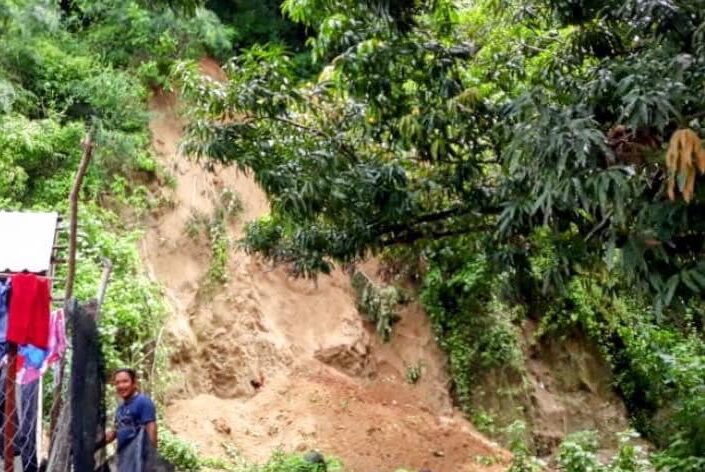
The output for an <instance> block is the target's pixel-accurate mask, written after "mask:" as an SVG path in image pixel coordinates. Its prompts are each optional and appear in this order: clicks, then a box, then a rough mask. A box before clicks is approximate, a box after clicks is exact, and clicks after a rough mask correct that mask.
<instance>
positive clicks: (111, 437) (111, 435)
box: [95, 430, 117, 451]
mask: <svg viewBox="0 0 705 472" xmlns="http://www.w3.org/2000/svg"><path fill="white" fill-rule="evenodd" d="M115 438H117V433H115V431H113V430H109V431H106V432H105V435H104V436H103V437H102V438H99V439H98V442H97V443H96V445H95V450H96V451H99V450H101V449H103V448H104V447H105V446H107V445H108V444H110V443H111V442H113V441H115Z"/></svg>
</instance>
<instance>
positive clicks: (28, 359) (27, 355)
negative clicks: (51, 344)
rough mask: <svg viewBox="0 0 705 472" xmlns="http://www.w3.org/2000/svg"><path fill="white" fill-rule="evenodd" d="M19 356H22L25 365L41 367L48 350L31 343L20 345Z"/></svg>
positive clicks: (34, 367) (35, 367)
mask: <svg viewBox="0 0 705 472" xmlns="http://www.w3.org/2000/svg"><path fill="white" fill-rule="evenodd" d="M17 352H19V354H20V356H22V357H24V362H25V367H32V368H33V369H37V370H39V369H41V368H42V365H43V364H44V359H46V358H47V355H49V351H47V350H45V349H39V348H38V347H34V346H32V345H31V344H27V345H26V346H20V348H19V349H18V351H17Z"/></svg>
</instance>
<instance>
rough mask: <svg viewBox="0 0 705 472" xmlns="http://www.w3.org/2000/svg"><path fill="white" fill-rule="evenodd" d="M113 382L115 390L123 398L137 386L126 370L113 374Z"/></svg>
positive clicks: (131, 393) (129, 395) (129, 394)
mask: <svg viewBox="0 0 705 472" xmlns="http://www.w3.org/2000/svg"><path fill="white" fill-rule="evenodd" d="M113 383H114V384H115V391H116V392H117V394H118V396H119V397H120V398H122V399H123V400H127V399H128V398H130V397H131V396H132V395H133V394H134V393H135V390H136V388H137V386H136V385H135V383H134V382H133V381H132V379H131V378H130V376H129V375H128V374H127V372H118V373H117V374H115V379H114V381H113Z"/></svg>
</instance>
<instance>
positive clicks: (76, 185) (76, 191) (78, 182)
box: [64, 133, 93, 304]
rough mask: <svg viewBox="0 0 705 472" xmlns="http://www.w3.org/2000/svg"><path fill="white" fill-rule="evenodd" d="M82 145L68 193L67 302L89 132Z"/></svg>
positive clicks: (88, 154)
mask: <svg viewBox="0 0 705 472" xmlns="http://www.w3.org/2000/svg"><path fill="white" fill-rule="evenodd" d="M81 145H82V146H83V157H82V158H81V163H80V164H79V165H78V171H77V172H76V178H75V179H74V181H73V187H72V188H71V194H70V195H69V211H70V214H69V255H68V268H67V271H66V293H65V295H64V303H65V304H68V303H69V300H71V296H72V295H73V282H74V279H75V278H76V239H77V236H76V235H77V232H78V199H79V197H80V193H81V187H82V186H83V178H84V177H85V176H86V172H88V165H89V164H90V163H91V159H92V158H93V138H92V137H91V134H90V133H88V134H87V135H86V137H85V139H84V140H83V143H81Z"/></svg>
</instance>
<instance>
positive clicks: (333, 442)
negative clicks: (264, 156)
mask: <svg viewBox="0 0 705 472" xmlns="http://www.w3.org/2000/svg"><path fill="white" fill-rule="evenodd" d="M202 66H203V68H204V72H205V73H207V74H209V75H211V76H212V77H215V78H218V79H220V77H219V75H220V71H219V69H218V67H217V65H215V64H214V63H211V62H207V61H205V62H204V63H203V64H202ZM177 103H178V102H177V100H176V98H175V97H174V96H173V95H169V94H157V95H155V96H154V97H153V99H152V102H151V111H152V116H153V117H152V121H151V130H152V135H153V143H154V147H155V149H156V151H157V153H158V154H159V155H160V156H161V160H162V164H163V165H164V166H166V167H168V168H169V169H170V171H171V172H172V173H173V175H174V176H175V180H176V182H175V183H176V185H175V187H174V189H173V190H165V191H168V192H173V194H172V195H171V196H170V198H171V199H172V201H173V203H174V205H173V207H171V208H168V209H164V210H162V211H161V212H160V213H159V214H157V215H154V217H153V221H152V222H151V225H150V228H149V230H148V231H147V234H146V235H145V238H144V241H143V251H142V253H143V257H144V259H145V261H146V263H147V265H148V267H149V268H150V270H151V272H152V275H153V277H154V278H155V279H157V280H158V281H159V282H161V283H162V285H163V286H164V287H165V290H166V292H167V294H168V297H169V299H170V301H171V304H172V309H173V310H172V311H173V315H172V317H171V320H170V321H169V324H168V326H167V330H168V339H169V342H170V348H171V362H172V368H173V369H172V370H173V372H174V374H175V375H174V377H175V379H174V382H173V388H172V391H171V392H170V393H169V402H168V408H167V410H166V424H167V426H168V427H169V428H170V429H172V430H173V431H174V432H176V433H177V434H178V435H179V436H181V437H183V438H185V439H187V440H189V441H191V442H193V443H195V444H196V445H198V446H199V449H200V450H201V451H202V452H203V453H205V454H209V455H219V454H221V453H222V445H223V444H229V445H232V446H234V447H235V448H236V449H237V450H239V451H240V452H241V453H242V454H243V455H244V456H245V457H247V458H249V459H252V460H264V459H266V458H267V457H268V456H269V455H270V454H271V452H272V451H273V450H274V449H276V448H278V447H281V448H283V449H284V450H290V451H304V450H309V449H318V450H321V451H324V452H326V453H330V454H333V455H335V456H337V457H339V458H341V459H342V460H343V461H344V463H345V465H346V467H347V468H348V470H350V471H352V472H370V471H380V472H381V471H393V470H396V469H397V468H399V467H407V468H410V469H412V470H417V469H419V468H422V467H428V468H430V469H431V470H433V471H434V472H463V471H499V470H504V469H505V468H506V463H507V460H508V454H507V453H506V452H505V451H502V450H501V449H499V448H498V447H497V446H495V445H494V444H492V443H491V442H489V441H488V440H486V439H485V438H483V437H482V436H481V435H479V434H478V433H477V432H475V430H474V429H473V428H472V426H471V425H470V424H469V423H468V422H467V421H466V420H464V419H463V418H462V417H461V415H460V414H458V413H457V412H456V411H454V409H453V408H452V405H451V402H450V399H449V397H448V392H447V388H446V386H447V381H448V379H447V377H446V374H445V368H444V361H443V356H442V355H441V354H440V352H439V351H438V349H437V347H436V345H435V342H434V341H433V338H432V335H431V332H430V329H429V326H428V323H427V321H426V318H425V316H424V315H423V313H422V312H421V311H420V310H419V309H418V307H414V306H410V307H408V308H407V309H406V311H405V312H404V313H403V319H402V321H401V322H400V324H399V325H398V326H397V330H396V331H395V336H394V339H393V341H392V342H391V343H389V344H385V345H382V344H380V343H379V341H378V340H377V339H376V336H375V335H374V333H373V332H372V331H371V330H370V329H369V327H367V326H365V324H364V323H363V321H362V318H361V317H360V315H359V314H358V313H357V311H356V309H355V303H354V300H353V296H352V292H351V289H350V285H349V280H348V278H347V277H346V276H345V275H344V274H342V273H339V272H337V273H335V274H333V275H332V276H330V277H327V276H325V277H321V278H320V279H319V281H318V282H317V284H313V283H312V282H310V281H303V280H292V279H291V278H289V277H288V276H287V275H286V273H285V272H284V271H283V270H282V269H280V268H271V267H268V266H266V265H265V264H263V263H261V262H260V261H258V260H257V259H256V258H255V257H252V256H250V255H247V254H245V253H244V252H242V251H236V250H233V251H232V254H231V257H230V261H229V266H228V271H229V272H228V273H229V281H228V282H227V283H226V284H225V285H224V286H222V287H220V288H218V289H217V290H216V291H214V292H212V293H209V294H205V295H204V293H203V292H202V291H200V290H199V289H200V288H201V281H202V280H203V278H204V276H205V274H206V272H207V270H208V267H209V263H210V259H209V252H208V247H207V245H206V243H205V242H204V241H200V242H199V241H198V240H193V239H192V238H189V236H188V235H187V234H186V231H185V228H186V226H187V224H188V222H189V219H190V218H191V216H192V215H193V214H194V212H200V213H205V214H210V213H211V212H212V211H213V209H214V205H215V203H214V202H216V201H217V196H218V192H219V191H220V190H222V189H223V188H229V189H232V190H234V191H235V192H237V193H238V194H239V196H240V197H241V199H242V201H243V203H244V213H243V215H242V216H241V217H240V218H239V220H240V221H239V222H238V224H233V225H232V226H231V227H230V228H229V231H230V236H231V237H232V238H233V239H236V238H238V237H239V235H240V234H241V232H242V223H243V222H245V221H248V220H251V219H253V218H255V217H257V216H259V215H262V214H265V213H266V212H267V211H268V204H267V201H266V198H265V196H264V195H263V193H262V192H261V191H260V189H259V188H258V187H257V186H256V184H255V183H254V182H253V180H252V179H251V178H250V177H248V176H246V175H243V174H240V173H237V172H236V171H235V170H234V169H230V168H228V169H219V170H218V171H217V172H216V174H212V173H208V172H206V171H204V170H203V169H202V168H201V167H200V166H198V165H197V164H195V163H193V162H191V161H189V160H187V159H186V158H184V157H182V156H181V155H179V153H178V148H177V145H178V141H179V138H180V134H181V129H182V125H183V122H182V121H181V119H180V118H179V116H178V111H177ZM411 364H414V365H422V366H423V373H422V376H421V379H420V381H419V382H418V383H417V384H415V385H411V384H409V383H407V382H406V381H405V369H406V366H407V365H411ZM260 384H261V386H260ZM481 457H485V458H488V457H492V458H495V459H496V460H495V461H489V462H494V465H491V466H483V465H480V462H483V463H487V462H488V461H487V460H485V461H479V458H481Z"/></svg>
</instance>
